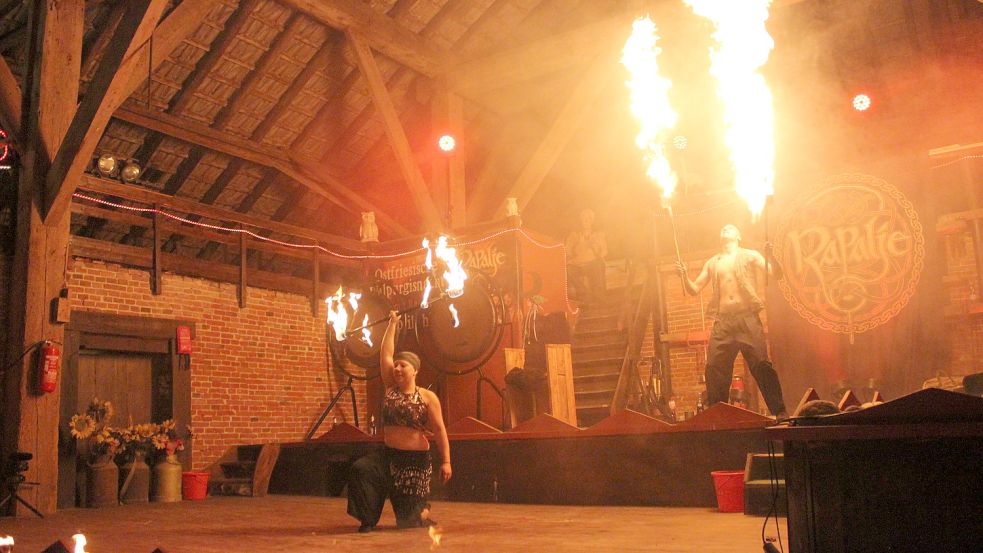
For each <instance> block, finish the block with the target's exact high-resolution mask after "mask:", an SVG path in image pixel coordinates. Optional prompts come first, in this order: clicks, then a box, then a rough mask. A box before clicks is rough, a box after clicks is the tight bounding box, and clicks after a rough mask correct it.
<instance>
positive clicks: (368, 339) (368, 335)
mask: <svg viewBox="0 0 983 553" xmlns="http://www.w3.org/2000/svg"><path fill="white" fill-rule="evenodd" d="M368 325H369V314H368V313H366V314H365V317H363V318H362V327H363V328H362V341H363V342H365V344H366V345H367V346H369V347H372V346H373V344H372V331H371V330H369V326H368Z"/></svg>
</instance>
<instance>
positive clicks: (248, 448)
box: [236, 445, 263, 461]
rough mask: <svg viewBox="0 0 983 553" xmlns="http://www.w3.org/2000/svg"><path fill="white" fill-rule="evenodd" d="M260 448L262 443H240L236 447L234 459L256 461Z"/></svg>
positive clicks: (261, 448)
mask: <svg viewBox="0 0 983 553" xmlns="http://www.w3.org/2000/svg"><path fill="white" fill-rule="evenodd" d="M262 450H263V446H262V445H240V446H238V447H236V459H238V460H239V461H256V460H258V459H259V452H260V451H262Z"/></svg>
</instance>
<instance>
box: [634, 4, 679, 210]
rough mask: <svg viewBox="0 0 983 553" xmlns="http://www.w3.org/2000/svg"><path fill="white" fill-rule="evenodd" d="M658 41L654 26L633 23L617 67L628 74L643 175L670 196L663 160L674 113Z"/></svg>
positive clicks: (670, 175) (672, 184)
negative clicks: (645, 164) (645, 166)
mask: <svg viewBox="0 0 983 553" xmlns="http://www.w3.org/2000/svg"><path fill="white" fill-rule="evenodd" d="M658 40H659V36H658V34H657V29H656V27H655V23H653V22H652V20H651V19H649V18H648V17H643V18H639V19H636V20H635V22H634V23H633V24H632V33H631V36H630V37H628V41H627V42H625V47H624V49H623V50H622V53H621V54H622V55H621V63H622V64H623V65H624V66H625V67H626V68H627V69H628V72H629V73H631V78H630V79H629V80H628V81H627V82H626V83H625V84H627V85H628V89H629V91H630V92H631V112H632V114H633V115H634V116H635V117H636V118H637V119H638V121H639V124H640V127H641V128H640V129H639V131H638V135H637V136H636V137H635V144H636V145H638V147H639V149H641V150H642V152H644V155H645V159H646V161H648V162H649V166H648V169H647V170H646V174H647V175H648V177H649V178H651V179H652V180H654V181H655V183H656V184H657V185H658V186H659V187H660V188H662V195H663V196H664V197H666V198H668V197H670V196H672V193H673V191H674V190H675V189H676V183H677V182H678V179H677V177H676V173H675V172H674V171H673V170H672V167H670V165H669V160H668V159H667V158H666V142H667V141H668V140H669V134H670V131H671V130H672V128H673V127H675V126H676V118H677V116H676V112H675V111H673V109H672V106H671V105H670V104H669V89H670V88H671V87H672V81H670V80H669V79H667V78H665V77H663V76H662V75H660V74H659V62H658V57H659V54H661V53H662V49H661V48H659V47H657V46H656V43H657V42H658Z"/></svg>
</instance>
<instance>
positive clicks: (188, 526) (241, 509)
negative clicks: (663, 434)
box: [0, 496, 785, 553]
mask: <svg viewBox="0 0 983 553" xmlns="http://www.w3.org/2000/svg"><path fill="white" fill-rule="evenodd" d="M434 518H435V519H437V521H439V522H440V528H441V531H442V536H441V544H440V547H437V548H433V549H431V546H432V542H431V540H430V537H429V536H428V535H427V531H426V530H422V529H421V530H403V531H397V530H396V529H395V524H396V522H395V519H394V517H393V514H392V511H391V510H390V509H389V508H388V507H387V508H386V510H385V511H384V512H383V515H382V522H381V525H380V530H379V531H377V532H372V533H369V534H359V533H357V532H356V531H355V530H356V528H357V525H356V523H355V520H354V519H352V518H350V517H348V515H346V514H345V500H344V499H341V498H325V497H290V496H267V497H212V498H208V499H206V500H204V501H183V502H180V503H150V504H144V505H126V506H121V507H112V508H105V509H66V510H62V511H58V512H57V513H55V514H54V515H51V516H49V517H48V518H45V519H44V520H42V519H39V518H35V517H28V518H17V519H13V518H0V535H4V534H10V535H11V536H13V537H14V539H15V540H16V544H15V548H14V550H15V551H20V552H31V553H34V552H37V551H41V550H43V549H44V548H45V547H47V546H48V545H50V544H51V543H52V542H54V541H55V540H56V539H57V538H59V537H63V538H66V539H67V538H69V537H70V536H71V535H72V534H74V533H76V532H83V533H84V534H85V535H86V537H87V539H88V542H89V547H88V549H87V551H93V552H95V553H109V552H112V553H150V552H151V551H153V550H154V548H157V547H160V548H161V549H162V550H163V551H165V552H166V553H236V552H239V551H242V552H246V551H289V552H291V553H308V552H310V553H314V552H318V553H320V552H323V551H365V552H372V551H379V552H383V551H385V552H392V551H420V552H426V551H438V552H439V551H448V552H453V551H466V552H470V553H474V552H478V551H495V552H508V551H585V552H587V551H589V552H600V551H656V552H662V553H692V552H693V551H700V552H701V553H745V552H753V551H760V550H761V545H760V533H761V523H762V521H763V520H764V519H763V518H761V517H750V516H744V515H742V514H740V513H717V512H715V511H713V510H711V509H699V508H664V507H661V508H660V507H569V506H567V507H560V506H541V505H489V504H479V503H449V502H441V501H438V502H435V503H434ZM768 529H769V535H773V533H774V521H769V524H768ZM781 529H782V536H784V535H785V525H784V521H783V522H782V527H781Z"/></svg>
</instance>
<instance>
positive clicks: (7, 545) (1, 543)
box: [0, 536, 14, 553]
mask: <svg viewBox="0 0 983 553" xmlns="http://www.w3.org/2000/svg"><path fill="white" fill-rule="evenodd" d="M13 550H14V537H13V536H0V552H4V553H5V552H7V551H13Z"/></svg>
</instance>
